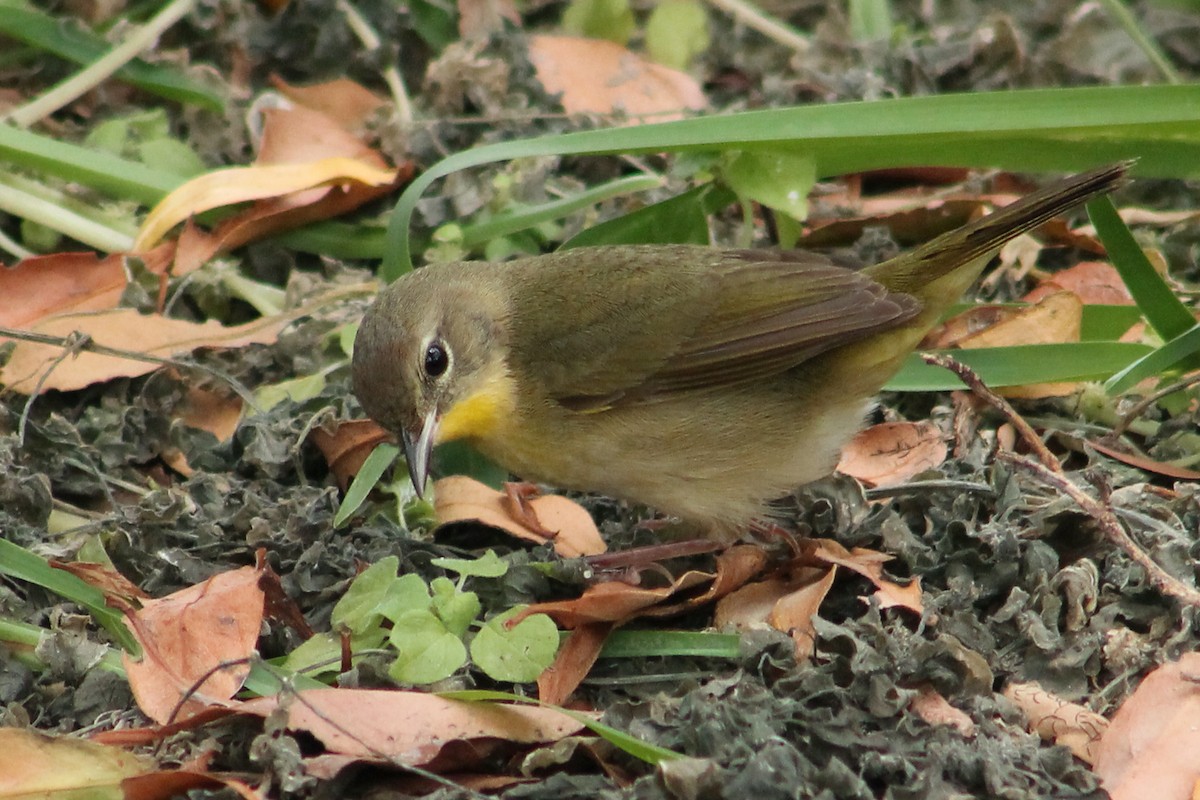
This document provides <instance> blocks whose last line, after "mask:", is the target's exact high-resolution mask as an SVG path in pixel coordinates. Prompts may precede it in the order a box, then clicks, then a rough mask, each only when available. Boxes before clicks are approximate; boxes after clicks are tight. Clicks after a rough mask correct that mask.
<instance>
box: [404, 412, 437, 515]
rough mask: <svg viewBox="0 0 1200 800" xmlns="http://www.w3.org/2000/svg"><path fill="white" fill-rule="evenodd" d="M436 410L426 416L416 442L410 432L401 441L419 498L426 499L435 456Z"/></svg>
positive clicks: (409, 472) (411, 478)
mask: <svg viewBox="0 0 1200 800" xmlns="http://www.w3.org/2000/svg"><path fill="white" fill-rule="evenodd" d="M437 427H438V419H437V411H436V409H431V410H430V411H429V413H428V414H426V415H425V421H424V423H423V424H422V425H421V431H420V433H418V434H417V436H416V439H415V441H414V439H413V435H412V433H411V432H410V431H403V432H402V433H401V435H400V439H401V441H402V443H403V444H404V459H405V460H406V461H407V462H408V477H409V479H410V480H412V485H413V489H415V490H416V492H417V497H419V498H421V499H422V500H424V499H425V482H426V481H427V480H429V461H430V457H431V456H432V454H433V439H434V435H435V434H436V433H437Z"/></svg>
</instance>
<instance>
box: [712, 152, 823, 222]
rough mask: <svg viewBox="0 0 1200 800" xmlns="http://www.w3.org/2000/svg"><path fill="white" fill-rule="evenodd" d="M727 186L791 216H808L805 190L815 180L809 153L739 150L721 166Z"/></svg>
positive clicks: (814, 165)
mask: <svg viewBox="0 0 1200 800" xmlns="http://www.w3.org/2000/svg"><path fill="white" fill-rule="evenodd" d="M721 175H722V177H723V178H724V179H725V182H726V183H728V184H729V188H731V189H733V190H734V191H735V192H737V194H738V196H739V197H741V198H742V200H743V202H744V201H745V200H756V201H758V202H759V203H762V204H763V205H764V206H767V207H768V208H773V209H775V210H776V211H779V212H782V213H784V214H787V215H788V216H789V217H791V218H792V219H797V220H803V219H804V218H805V217H807V216H808V193H809V192H811V191H812V187H813V184H815V183H816V182H817V165H816V162H815V161H813V160H812V158H811V157H809V156H806V155H797V154H795V153H788V152H783V151H777V152H757V151H753V152H741V153H736V154H734V155H733V156H732V157H731V158H730V159H729V160H728V161H727V163H726V164H725V165H724V166H723V167H722V168H721Z"/></svg>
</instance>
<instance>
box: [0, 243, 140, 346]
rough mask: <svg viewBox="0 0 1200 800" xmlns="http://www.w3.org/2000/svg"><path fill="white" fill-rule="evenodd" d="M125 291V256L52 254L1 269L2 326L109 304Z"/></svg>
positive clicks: (112, 304)
mask: <svg viewBox="0 0 1200 800" xmlns="http://www.w3.org/2000/svg"><path fill="white" fill-rule="evenodd" d="M124 291H125V256H123V255H110V256H105V257H99V256H97V255H96V254H95V253H53V254H51V255H45V256H34V257H33V258H27V259H25V260H24V261H21V262H20V263H18V264H16V265H15V266H13V267H10V268H7V269H0V297H3V298H4V303H3V304H2V305H0V325H3V326H5V327H8V328H25V327H28V326H30V325H32V324H33V323H35V322H37V321H38V320H40V319H43V318H44V317H47V316H49V315H51V314H60V313H63V312H66V311H98V310H100V309H104V308H113V307H115V306H116V305H117V302H118V301H119V300H120V299H121V294H122V293H123V292H124Z"/></svg>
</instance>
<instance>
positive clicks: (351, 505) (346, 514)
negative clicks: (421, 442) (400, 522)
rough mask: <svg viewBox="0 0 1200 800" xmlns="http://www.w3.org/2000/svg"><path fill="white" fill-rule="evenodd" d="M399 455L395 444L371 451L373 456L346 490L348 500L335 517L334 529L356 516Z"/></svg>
mask: <svg viewBox="0 0 1200 800" xmlns="http://www.w3.org/2000/svg"><path fill="white" fill-rule="evenodd" d="M399 455H400V448H399V447H396V445H394V444H381V445H376V447H375V449H374V450H372V451H371V455H369V456H367V460H366V461H364V462H363V465H362V466H361V467H360V468H359V470H358V474H357V475H355V476H354V480H353V481H351V482H350V487H349V488H348V489H346V499H345V500H343V501H342V504H341V506H339V507H338V510H337V514H335V515H334V516H333V527H335V528H340V527H342V526H343V525H345V524H346V521H347V520H348V519H350V518H351V517H352V516H354V512H356V511H358V509H359V507H360V506H362V504H363V502H364V501H365V500H366V499H367V495H368V494H370V493H371V490H372V489H374V488H375V484H377V483H378V482H379V479H380V478H382V477H383V473H385V472H387V470H388V467H390V466H391V465H392V464H394V463H395V461H396V457H397V456H399Z"/></svg>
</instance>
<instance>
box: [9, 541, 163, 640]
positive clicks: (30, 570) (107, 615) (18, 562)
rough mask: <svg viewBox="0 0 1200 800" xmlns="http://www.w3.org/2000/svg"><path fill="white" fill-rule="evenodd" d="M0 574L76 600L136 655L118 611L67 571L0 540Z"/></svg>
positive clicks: (130, 637) (99, 592)
mask: <svg viewBox="0 0 1200 800" xmlns="http://www.w3.org/2000/svg"><path fill="white" fill-rule="evenodd" d="M0 573H3V574H5V575H8V576H10V577H13V578H17V579H19V580H23V581H26V582H28V583H32V584H34V585H35V586H41V587H42V588H43V589H45V590H46V591H48V592H53V593H54V594H56V595H58V596H59V597H62V598H64V599H67V600H70V601H71V602H74V603H78V604H79V605H81V606H83V607H84V608H86V609H87V610H88V611H89V612H90V613H91V615H92V616H93V617H95V618H96V621H97V622H98V623H100V624H101V625H102V626H103V627H104V629H105V630H107V631H108V632H109V634H111V635H112V637H113V639H114V640H115V641H116V643H117V644H118V645H120V646H121V648H122V649H123V650H125V651H127V652H129V653H133V654H138V653H140V652H141V648H140V647H138V644H137V642H136V641H134V638H133V635H132V634H131V633H130V632H129V629H128V628H126V627H125V621H124V619H123V618H122V616H121V614H120V613H118V612H117V611H114V610H113V609H111V608H109V607H108V605H107V604H106V603H105V602H104V593H103V592H101V591H100V590H99V589H97V588H96V587H94V586H92V585H90V584H88V583H85V582H84V581H82V580H80V579H79V578H77V577H75V576H74V575H72V574H71V573H69V572H64V571H63V570H61V569H54V568H53V567H51V566H50V565H49V564H47V563H46V560H45V559H43V558H41V557H40V556H37V555H35V554H33V553H31V552H29V551H28V550H26V549H25V548H23V547H20V546H18V545H15V544H13V543H12V542H9V541H7V540H5V539H0Z"/></svg>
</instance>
